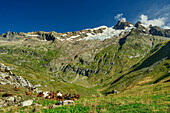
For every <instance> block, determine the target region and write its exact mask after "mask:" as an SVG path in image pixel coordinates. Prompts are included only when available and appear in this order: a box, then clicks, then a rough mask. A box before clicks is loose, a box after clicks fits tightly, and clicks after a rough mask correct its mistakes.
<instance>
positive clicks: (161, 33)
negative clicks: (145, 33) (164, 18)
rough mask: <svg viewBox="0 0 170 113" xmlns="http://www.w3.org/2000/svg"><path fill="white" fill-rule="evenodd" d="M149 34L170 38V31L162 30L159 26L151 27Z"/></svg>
mask: <svg viewBox="0 0 170 113" xmlns="http://www.w3.org/2000/svg"><path fill="white" fill-rule="evenodd" d="M149 32H150V34H152V35H158V36H164V37H170V29H161V28H159V27H157V26H150V30H149Z"/></svg>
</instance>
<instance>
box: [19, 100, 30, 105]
mask: <svg viewBox="0 0 170 113" xmlns="http://www.w3.org/2000/svg"><path fill="white" fill-rule="evenodd" d="M32 103H33V100H26V101H24V102H21V104H20V105H19V106H31V105H32Z"/></svg>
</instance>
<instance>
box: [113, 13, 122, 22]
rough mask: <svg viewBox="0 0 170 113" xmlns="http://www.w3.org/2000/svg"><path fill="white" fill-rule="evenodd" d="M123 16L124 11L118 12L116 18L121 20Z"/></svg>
mask: <svg viewBox="0 0 170 113" xmlns="http://www.w3.org/2000/svg"><path fill="white" fill-rule="evenodd" d="M122 16H123V13H120V14H117V15H116V16H115V17H114V19H115V20H119V19H121V18H122Z"/></svg>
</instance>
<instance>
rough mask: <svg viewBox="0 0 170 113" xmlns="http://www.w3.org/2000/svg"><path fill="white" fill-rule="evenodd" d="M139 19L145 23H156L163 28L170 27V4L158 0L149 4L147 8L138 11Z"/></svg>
mask: <svg viewBox="0 0 170 113" xmlns="http://www.w3.org/2000/svg"><path fill="white" fill-rule="evenodd" d="M139 18H140V21H141V22H142V23H143V24H145V25H148V24H152V25H156V26H159V27H162V28H165V29H169V28H170V4H169V3H166V2H163V1H159V2H155V3H154V4H152V5H150V7H149V8H148V9H146V10H145V11H143V12H141V13H140V16H139Z"/></svg>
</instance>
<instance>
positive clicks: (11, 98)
mask: <svg viewBox="0 0 170 113" xmlns="http://www.w3.org/2000/svg"><path fill="white" fill-rule="evenodd" d="M14 100H15V97H7V98H6V99H5V103H6V104H7V105H8V106H11V105H13V104H14V103H15V102H14Z"/></svg>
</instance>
